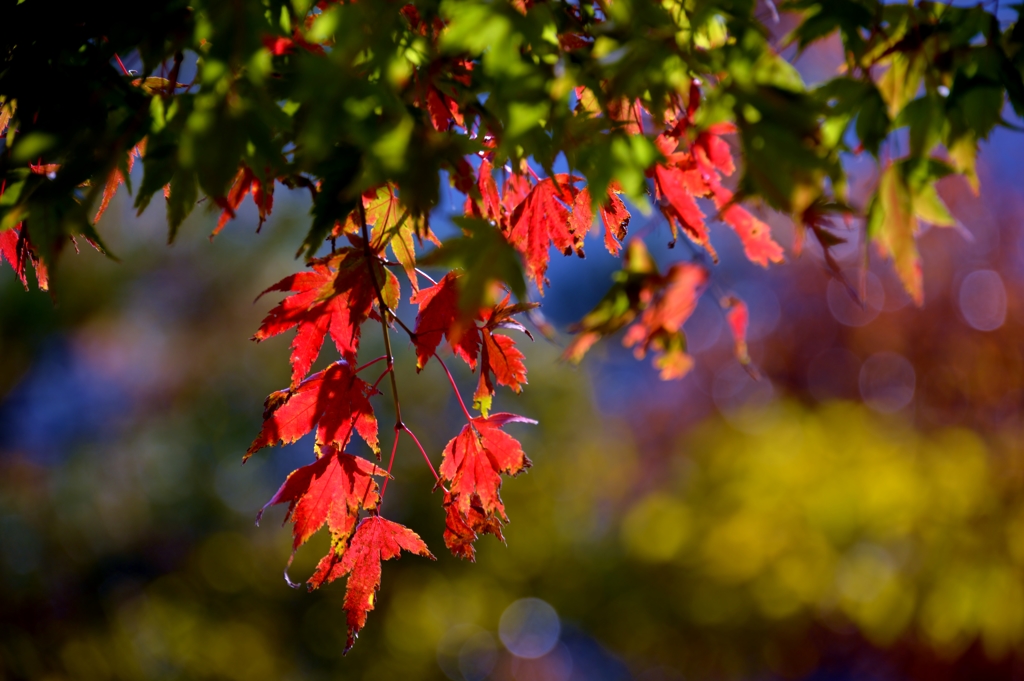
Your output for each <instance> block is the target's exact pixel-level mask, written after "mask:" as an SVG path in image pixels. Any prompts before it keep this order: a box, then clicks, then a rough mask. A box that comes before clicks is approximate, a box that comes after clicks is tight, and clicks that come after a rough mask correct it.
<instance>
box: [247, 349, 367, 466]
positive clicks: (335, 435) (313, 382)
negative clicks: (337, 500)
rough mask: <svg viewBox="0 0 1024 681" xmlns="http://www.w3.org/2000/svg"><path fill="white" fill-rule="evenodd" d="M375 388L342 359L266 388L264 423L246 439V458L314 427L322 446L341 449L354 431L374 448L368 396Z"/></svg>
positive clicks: (318, 442) (297, 436)
mask: <svg viewBox="0 0 1024 681" xmlns="http://www.w3.org/2000/svg"><path fill="white" fill-rule="evenodd" d="M374 393H375V391H374V390H373V388H371V387H370V386H369V384H367V383H366V382H365V381H363V380H362V379H361V378H359V377H358V376H356V375H355V374H354V373H353V372H352V367H351V365H349V364H348V363H347V362H345V361H344V360H342V361H339V362H335V363H334V364H332V365H331V366H329V367H327V368H326V369H324V370H323V371H318V372H317V373H315V374H313V375H311V376H310V377H309V378H307V379H306V380H304V381H303V382H302V383H300V384H299V385H298V386H297V387H294V388H289V389H288V390H279V391H278V392H276V393H271V395H270V396H269V397H268V398H267V401H266V408H265V409H264V411H263V428H262V430H260V433H259V435H257V436H256V439H255V440H253V442H252V444H251V445H249V449H248V451H246V453H245V458H246V459H248V458H249V457H250V456H252V454H254V453H255V452H257V451H259V450H260V449H262V448H263V447H268V446H271V445H275V444H278V443H283V444H291V443H292V442H295V441H296V440H298V439H299V438H300V437H302V436H303V435H305V434H306V433H308V432H310V431H311V430H313V429H314V428H316V442H317V444H319V445H321V446H324V445H333V446H335V447H337V448H338V449H339V450H343V449H344V448H345V445H347V444H348V442H349V440H351V439H352V433H353V432H356V433H359V436H360V437H362V438H363V440H365V441H366V444H368V445H370V448H371V449H373V451H374V452H379V451H380V450H379V447H378V443H377V419H376V418H375V417H374V415H373V407H372V406H370V400H369V399H368V398H369V396H370V395H372V394H374Z"/></svg>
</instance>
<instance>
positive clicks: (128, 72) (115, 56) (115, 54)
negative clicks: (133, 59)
mask: <svg viewBox="0 0 1024 681" xmlns="http://www.w3.org/2000/svg"><path fill="white" fill-rule="evenodd" d="M114 59H116V60H117V65H118V66H120V67H121V70H122V71H124V75H126V76H131V75H132V73H131V71H129V70H128V69H127V68H125V65H124V62H123V61H121V57H119V56H118V55H117V52H115V53H114Z"/></svg>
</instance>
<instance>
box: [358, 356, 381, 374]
mask: <svg viewBox="0 0 1024 681" xmlns="http://www.w3.org/2000/svg"><path fill="white" fill-rule="evenodd" d="M387 358H388V356H387V355H381V356H380V357H378V358H377V359H371V360H370V361H369V362H367V363H366V364H363V365H362V366H359V367H356V368H355V369H353V370H352V373H354V374H358V373H359V372H360V371H362V370H363V369H365V368H367V367H372V366H373V365H374V364H376V363H377V362H379V361H381V360H383V359H387Z"/></svg>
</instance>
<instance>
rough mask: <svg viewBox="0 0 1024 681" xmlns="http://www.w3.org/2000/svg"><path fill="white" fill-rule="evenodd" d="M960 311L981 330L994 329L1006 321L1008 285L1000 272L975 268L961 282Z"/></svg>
mask: <svg viewBox="0 0 1024 681" xmlns="http://www.w3.org/2000/svg"><path fill="white" fill-rule="evenodd" d="M959 302H960V313H961V314H962V315H963V316H964V320H965V321H966V322H967V323H968V324H970V325H971V326H972V327H974V328H975V329H978V330H979V331H994V330H995V329H998V328H999V327H1000V326H1002V325H1003V323H1004V322H1005V321H1006V287H1005V286H1004V285H1003V279H1002V277H1000V276H999V273H998V272H993V271H992V270H975V271H974V272H971V273H970V274H968V275H967V276H966V277H964V280H963V281H962V282H961V283H960V297H959Z"/></svg>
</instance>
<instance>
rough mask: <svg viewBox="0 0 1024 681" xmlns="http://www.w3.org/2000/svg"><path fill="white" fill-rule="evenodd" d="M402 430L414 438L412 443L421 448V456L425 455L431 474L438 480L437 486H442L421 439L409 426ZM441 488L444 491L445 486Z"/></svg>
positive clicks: (424, 458) (403, 427)
mask: <svg viewBox="0 0 1024 681" xmlns="http://www.w3.org/2000/svg"><path fill="white" fill-rule="evenodd" d="M402 430H404V431H405V432H406V433H408V434H409V437H411V438H412V441H413V442H415V443H416V447H417V448H419V450H420V454H422V455H423V460H424V461H426V462H427V465H428V466H430V472H431V473H433V474H434V480H437V484H439V485H441V476H440V475H438V474H437V471H436V470H435V469H434V464H433V463H431V462H430V457H429V456H427V451H426V450H425V449H423V445H421V444H420V441H419V438H417V437H416V434H415V433H414V432H412V431H411V430H409V426H402ZM441 488H442V489H444V485H441ZM444 491H445V492H447V491H448V490H447V489H444Z"/></svg>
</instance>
